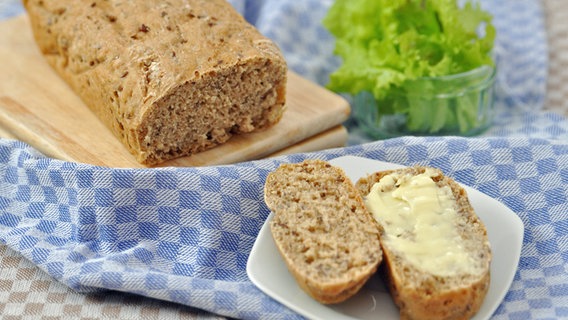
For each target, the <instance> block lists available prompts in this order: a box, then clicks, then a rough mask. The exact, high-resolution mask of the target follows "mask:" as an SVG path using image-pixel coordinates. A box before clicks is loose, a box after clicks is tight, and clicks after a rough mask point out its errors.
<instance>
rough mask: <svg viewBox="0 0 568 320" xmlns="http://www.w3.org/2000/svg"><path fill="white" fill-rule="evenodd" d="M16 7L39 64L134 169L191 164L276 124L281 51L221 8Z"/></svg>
mask: <svg viewBox="0 0 568 320" xmlns="http://www.w3.org/2000/svg"><path fill="white" fill-rule="evenodd" d="M23 4H24V6H25V8H26V11H27V13H28V16H29V18H30V23H31V28H32V31H33V34H34V38H35V40H36V43H37V45H38V47H39V49H40V51H41V53H42V54H43V56H44V57H45V58H46V60H47V62H48V63H49V64H50V65H51V66H52V67H53V69H54V70H55V71H56V72H57V73H58V75H59V76H60V77H61V78H62V79H63V80H64V81H65V82H67V84H68V85H69V86H70V87H71V88H72V89H73V91H74V92H75V93H76V94H77V95H78V96H79V97H81V99H82V100H83V101H84V102H85V104H86V105H87V106H88V107H89V108H90V109H91V110H92V111H93V112H94V113H95V114H96V115H97V116H98V117H99V118H100V120H101V121H102V122H103V123H104V124H105V125H106V126H107V127H108V128H109V129H110V130H111V131H112V132H113V133H114V134H115V135H116V136H117V138H118V139H119V140H120V141H121V142H122V143H123V144H124V145H125V147H126V148H127V149H128V150H129V151H130V152H131V153H132V154H133V155H134V156H135V157H136V159H137V160H138V161H139V162H140V163H143V164H146V165H155V164H159V163H161V162H164V161H166V160H168V159H173V158H177V157H181V156H187V155H191V154H195V153H197V152H200V151H203V150H205V149H209V148H212V147H214V146H217V145H219V144H222V143H225V142H226V141H228V140H229V138H231V137H232V136H233V135H236V134H241V133H248V132H252V131H257V130H261V129H264V128H267V127H269V126H271V125H274V124H275V123H277V122H278V121H279V120H280V119H281V117H282V115H283V112H284V110H285V108H284V105H285V100H286V79H287V66H286V61H285V59H284V57H283V55H282V53H281V51H280V50H279V48H278V47H277V46H276V45H275V44H274V43H273V42H272V41H271V40H270V39H268V38H266V37H265V36H263V35H262V34H261V33H260V32H259V31H258V30H257V29H256V28H255V27H254V26H252V25H251V24H249V23H248V22H247V21H246V20H245V19H244V18H243V17H242V16H241V15H240V14H239V13H238V12H237V11H236V10H235V9H234V8H233V7H232V6H231V4H229V3H228V2H227V1H225V0H169V1H159V0H149V1H120V0H107V1H97V0H93V1H76V0H25V1H23ZM69 121H73V119H69ZM96 138H97V137H93V139H96Z"/></svg>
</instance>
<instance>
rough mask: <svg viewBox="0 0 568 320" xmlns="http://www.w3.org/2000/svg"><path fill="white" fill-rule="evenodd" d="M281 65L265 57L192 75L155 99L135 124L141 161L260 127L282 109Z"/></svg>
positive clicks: (192, 151) (212, 143) (160, 159)
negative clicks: (188, 79) (140, 120)
mask: <svg viewBox="0 0 568 320" xmlns="http://www.w3.org/2000/svg"><path fill="white" fill-rule="evenodd" d="M286 72H287V71H286V65H285V64H284V63H283V62H282V61H274V60H271V59H268V58H256V59H254V60H247V61H246V63H241V64H238V65H235V66H232V67H226V68H223V69H217V70H214V71H211V72H208V73H205V74H199V73H197V74H196V78H195V79H194V80H192V81H189V82H185V83H184V84H183V85H181V86H179V87H176V88H174V89H172V90H171V91H170V93H168V94H167V95H165V96H164V98H163V99H161V100H159V101H157V102H156V103H155V107H154V108H152V109H151V112H149V113H147V114H146V115H145V118H144V121H143V122H142V124H141V125H140V127H139V128H138V134H137V137H138V139H139V141H137V142H136V143H137V144H139V148H140V150H141V152H140V155H139V161H140V162H142V163H146V164H155V163H160V162H163V161H165V160H168V159H173V158H177V157H179V156H186V155H191V154H195V153H198V152H200V151H203V150H206V149H209V148H211V147H214V146H217V145H219V144H222V143H225V142H226V141H228V140H229V139H230V138H231V137H232V136H234V135H237V134H242V133H249V132H253V131H257V130H262V129H265V128H267V127H269V126H271V125H273V124H275V123H277V122H278V121H279V120H280V119H281V117H282V115H283V112H284V105H285V100H286V98H285V94H286Z"/></svg>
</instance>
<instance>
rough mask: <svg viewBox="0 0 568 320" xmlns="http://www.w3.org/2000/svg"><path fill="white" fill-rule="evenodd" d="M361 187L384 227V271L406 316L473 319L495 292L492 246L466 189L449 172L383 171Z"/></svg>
mask: <svg viewBox="0 0 568 320" xmlns="http://www.w3.org/2000/svg"><path fill="white" fill-rule="evenodd" d="M356 187H357V188H358V189H359V191H360V193H361V194H362V195H363V197H364V199H365V203H366V205H367V207H368V209H369V211H371V213H372V214H373V216H374V218H375V220H376V221H377V222H378V223H379V225H380V226H381V227H382V230H381V245H382V250H383V254H384V257H383V259H384V264H383V266H384V271H385V276H386V281H387V284H388V286H389V289H390V292H391V295H392V297H393V300H394V302H395V303H396V305H397V306H398V307H399V309H400V316H401V319H469V318H471V317H472V316H473V315H475V314H476V313H477V311H478V310H479V308H480V307H481V304H482V302H483V300H484V298H485V296H486V294H487V291H488V289H489V281H490V271H489V267H490V263H491V248H490V244H489V240H488V238H487V231H486V228H485V225H484V224H483V222H482V221H481V220H480V219H479V218H478V217H477V215H476V214H475V212H474V210H473V207H472V206H471V204H470V202H469V199H468V196H467V194H466V191H465V190H464V189H463V188H462V187H461V186H460V185H459V184H458V183H456V182H455V181H454V180H453V179H451V178H449V177H447V176H445V175H444V174H443V173H442V171H440V170H438V169H435V168H429V167H420V166H417V167H411V168H404V169H398V170H391V171H382V172H376V173H373V174H371V175H368V176H367V177H364V178H361V179H360V180H359V181H357V184H356Z"/></svg>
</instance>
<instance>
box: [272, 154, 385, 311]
mask: <svg viewBox="0 0 568 320" xmlns="http://www.w3.org/2000/svg"><path fill="white" fill-rule="evenodd" d="M265 200H266V203H267V205H268V207H269V208H270V209H271V210H272V211H273V213H274V218H273V220H272V221H271V223H270V227H271V231H272V235H273V237H274V240H275V242H276V244H277V247H278V249H279V250H280V252H281V254H282V255H283V257H284V259H285V261H286V263H287V265H288V268H289V270H290V271H291V273H292V274H293V275H294V276H295V277H296V280H297V281H298V283H299V284H300V286H301V287H303V289H304V290H305V291H306V292H308V293H309V294H310V295H312V296H313V297H314V298H316V299H317V300H319V301H321V302H323V303H336V302H340V301H343V300H345V299H347V298H348V297H350V296H352V295H353V294H355V293H356V292H357V291H358V290H359V289H360V288H361V287H362V286H363V284H364V283H365V282H366V280H367V279H368V278H369V277H370V276H371V275H372V274H373V273H374V272H375V271H376V269H377V266H378V264H379V263H380V261H381V260H382V251H381V249H380V243H379V231H378V228H377V225H376V224H375V222H374V220H373V219H372V217H371V215H370V214H369V212H368V211H367V210H366V207H365V205H364V203H363V201H362V198H361V196H360V195H359V194H358V192H357V190H356V189H355V188H354V185H353V184H352V183H351V181H350V180H349V178H348V177H347V176H346V175H345V173H344V172H343V171H342V170H341V169H339V168H336V167H333V166H331V165H330V164H329V163H327V162H324V161H319V160H306V161H304V162H302V163H298V164H283V165H281V166H280V167H279V168H278V169H277V170H276V171H275V172H273V173H271V174H270V175H269V176H268V178H267V180H266V185H265Z"/></svg>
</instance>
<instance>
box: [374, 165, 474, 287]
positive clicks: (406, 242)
mask: <svg viewBox="0 0 568 320" xmlns="http://www.w3.org/2000/svg"><path fill="white" fill-rule="evenodd" d="M431 174H432V173H431V172H430V171H428V170H427V171H426V172H425V173H422V174H419V175H415V176H410V175H403V176H393V175H387V176H385V177H383V178H382V179H381V180H380V181H379V182H377V183H375V185H373V187H372V188H371V192H370V193H369V195H368V196H367V197H366V204H367V207H368V208H369V210H370V211H371V212H372V214H373V217H374V218H375V220H377V222H379V223H380V224H381V225H382V226H383V228H384V230H385V234H384V236H383V241H386V242H385V244H387V245H388V246H389V247H391V248H393V249H394V250H396V251H397V252H399V253H403V254H404V255H405V258H406V259H407V260H408V261H409V262H410V263H412V264H413V265H414V266H415V267H417V268H419V269H422V270H424V271H426V272H429V273H432V274H434V275H439V276H451V275H454V274H458V273H464V272H468V273H472V272H474V268H473V265H474V261H473V257H471V255H470V254H468V252H467V250H464V248H463V241H462V239H461V237H460V235H459V234H458V231H457V229H456V224H457V220H458V216H457V212H456V211H455V208H454V204H455V199H454V197H453V194H452V192H451V189H450V188H449V187H442V188H440V187H438V186H437V185H436V183H435V182H434V181H433V180H432V178H431Z"/></svg>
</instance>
